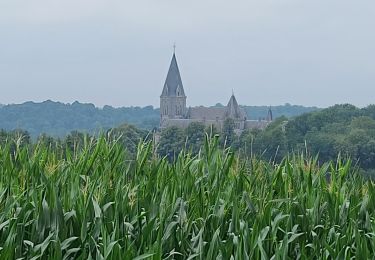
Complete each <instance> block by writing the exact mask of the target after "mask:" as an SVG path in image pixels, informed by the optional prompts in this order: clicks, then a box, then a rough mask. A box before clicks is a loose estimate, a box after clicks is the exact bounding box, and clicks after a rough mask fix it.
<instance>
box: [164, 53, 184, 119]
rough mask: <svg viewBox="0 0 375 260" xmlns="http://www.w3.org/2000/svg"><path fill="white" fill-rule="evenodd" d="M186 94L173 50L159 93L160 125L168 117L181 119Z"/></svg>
mask: <svg viewBox="0 0 375 260" xmlns="http://www.w3.org/2000/svg"><path fill="white" fill-rule="evenodd" d="M186 111H187V110H186V95H185V91H184V86H183V85H182V80H181V75H180V71H179V69H178V65H177V60H176V54H175V52H173V56H172V60H171V64H170V66H169V70H168V74H167V78H166V80H165V83H164V87H163V91H162V93H161V95H160V125H161V126H162V124H163V121H165V120H168V119H182V118H184V117H185V115H186Z"/></svg>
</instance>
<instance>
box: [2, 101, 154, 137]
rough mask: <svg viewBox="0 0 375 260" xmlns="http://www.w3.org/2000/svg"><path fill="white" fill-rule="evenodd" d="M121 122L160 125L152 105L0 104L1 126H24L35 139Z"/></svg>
mask: <svg viewBox="0 0 375 260" xmlns="http://www.w3.org/2000/svg"><path fill="white" fill-rule="evenodd" d="M124 123H131V124H133V125H135V126H138V127H140V128H142V129H149V130H150V129H153V128H154V127H157V126H158V125H159V109H154V108H153V107H152V106H146V107H143V108H141V107H121V108H113V107H111V106H104V107H103V108H98V107H95V106H94V105H93V104H82V103H79V102H74V103H72V104H63V103H60V102H53V101H50V100H48V101H45V102H42V103H34V102H26V103H23V104H15V105H6V106H3V107H0V128H2V129H6V130H8V131H9V130H13V129H16V128H21V129H25V130H27V131H28V132H29V133H30V135H31V136H32V137H33V138H35V139H36V138H37V137H38V136H39V135H41V134H43V133H45V134H48V135H50V136H53V137H65V136H66V135H68V134H69V133H70V132H72V131H79V132H86V133H89V134H96V133H97V132H99V131H106V130H107V129H109V128H112V127H115V126H118V125H121V124H124Z"/></svg>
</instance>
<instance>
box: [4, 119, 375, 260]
mask: <svg viewBox="0 0 375 260" xmlns="http://www.w3.org/2000/svg"><path fill="white" fill-rule="evenodd" d="M275 128H277V127H276V126H275ZM177 131H178V130H177V129H174V132H175V134H176V133H177ZM9 150H10V143H7V144H5V145H1V146H0V162H1V167H0V207H1V210H0V259H48V258H49V259H168V258H169V259H351V258H360V259H372V258H374V252H375V243H374V239H375V236H374V228H375V225H374V218H375V186H374V183H373V182H370V181H365V180H364V179H362V178H361V177H360V176H359V175H358V174H356V171H355V168H353V167H352V166H351V162H350V161H346V162H343V161H342V160H338V161H337V163H331V162H328V163H326V164H323V165H321V166H319V164H318V162H317V160H316V159H309V158H304V157H303V156H290V157H286V158H284V159H283V160H282V161H281V163H280V164H269V163H266V162H264V161H260V160H257V159H254V158H253V159H251V160H250V161H240V160H239V159H238V157H237V156H235V154H233V153H232V152H231V151H230V149H226V150H221V149H219V137H218V136H215V137H214V138H213V139H208V138H207V139H206V141H205V143H204V146H203V147H202V152H201V153H200V154H199V155H197V156H196V157H193V156H191V154H189V153H186V152H181V153H180V154H179V155H178V157H177V158H176V160H175V161H174V162H173V163H169V162H168V161H167V160H166V159H160V158H157V157H155V155H154V153H153V151H154V149H153V147H152V143H151V142H145V143H142V142H141V143H139V145H138V149H137V151H136V156H135V159H134V160H130V161H129V160H128V158H127V157H126V154H127V153H126V151H125V149H124V147H123V145H122V144H120V143H116V142H111V141H106V140H105V138H103V137H102V138H99V139H97V140H96V139H92V138H89V139H87V138H84V141H83V146H82V148H81V149H80V151H79V152H77V153H75V154H70V155H69V156H66V157H64V156H62V154H61V153H56V152H55V151H53V150H50V149H49V148H48V147H47V146H45V145H44V143H40V144H37V145H36V147H35V149H33V150H32V151H31V150H30V149H28V147H27V146H25V147H19V146H18V147H17V149H16V150H15V153H14V157H11V156H10V153H9Z"/></svg>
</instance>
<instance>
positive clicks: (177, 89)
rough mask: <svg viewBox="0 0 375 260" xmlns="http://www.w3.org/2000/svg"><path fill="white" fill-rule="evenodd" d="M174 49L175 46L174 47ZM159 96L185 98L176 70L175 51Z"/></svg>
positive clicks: (177, 70) (179, 76) (178, 71)
mask: <svg viewBox="0 0 375 260" xmlns="http://www.w3.org/2000/svg"><path fill="white" fill-rule="evenodd" d="M174 48H175V45H174ZM161 96H169V97H170V96H185V91H184V86H183V85H182V80H181V75H180V70H179V69H178V65H177V59H176V54H175V50H174V51H173V56H172V60H171V64H170V66H169V70H168V74H167V78H166V80H165V83H164V88H163V92H162V93H161Z"/></svg>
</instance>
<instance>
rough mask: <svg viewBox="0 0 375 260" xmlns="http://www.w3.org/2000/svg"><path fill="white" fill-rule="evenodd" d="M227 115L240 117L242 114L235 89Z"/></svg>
mask: <svg viewBox="0 0 375 260" xmlns="http://www.w3.org/2000/svg"><path fill="white" fill-rule="evenodd" d="M226 115H227V116H228V117H231V118H240V117H241V116H242V113H241V110H240V107H239V106H238V103H237V100H236V97H235V96H234V93H233V90H232V96H231V97H230V99H229V102H228V105H227V109H226Z"/></svg>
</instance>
